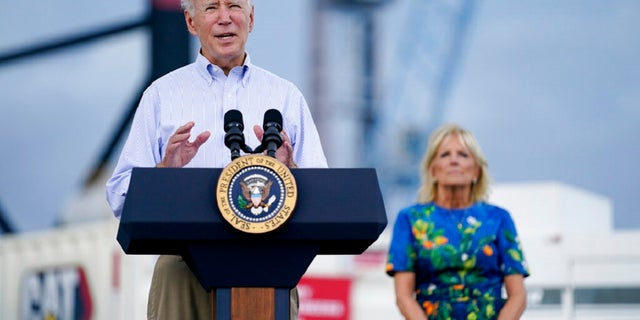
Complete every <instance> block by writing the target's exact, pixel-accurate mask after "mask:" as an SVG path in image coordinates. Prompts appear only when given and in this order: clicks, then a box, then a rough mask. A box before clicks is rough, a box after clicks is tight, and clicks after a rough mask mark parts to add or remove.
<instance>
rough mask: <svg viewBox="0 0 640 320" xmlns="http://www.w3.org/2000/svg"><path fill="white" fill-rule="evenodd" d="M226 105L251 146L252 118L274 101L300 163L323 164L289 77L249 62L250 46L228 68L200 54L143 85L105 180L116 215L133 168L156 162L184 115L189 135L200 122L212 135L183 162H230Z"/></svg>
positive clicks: (220, 164)
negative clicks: (234, 113) (237, 116)
mask: <svg viewBox="0 0 640 320" xmlns="http://www.w3.org/2000/svg"><path fill="white" fill-rule="evenodd" d="M231 109H237V110H239V111H240V112H241V113H242V116H243V122H244V128H245V129H244V136H245V141H246V144H247V145H248V146H249V147H251V148H253V149H255V148H256V147H257V146H258V145H259V144H260V142H259V141H258V139H257V138H256V136H255V134H254V133H253V126H254V125H259V126H262V123H263V117H264V113H265V111H267V110H268V109H278V110H279V111H280V112H281V113H282V117H283V127H284V130H285V131H286V132H287V134H288V135H289V138H290V139H291V144H292V146H293V160H294V161H295V162H296V164H297V165H298V166H299V167H301V168H305V167H306V168H326V167H327V160H326V158H325V156H324V152H323V151H322V146H321V144H320V137H319V136H318V131H317V129H316V126H315V124H314V122H313V119H312V118H311V113H310V112H309V107H308V105H307V102H306V100H305V99H304V97H303V95H302V93H301V92H300V90H299V89H298V88H297V87H296V86H295V85H294V84H292V83H291V82H289V81H287V80H285V79H282V78H280V77H278V76H276V75H275V74H273V73H271V72H269V71H266V70H264V69H262V68H260V67H257V66H255V65H252V64H251V60H250V58H249V55H248V54H247V57H246V59H245V63H244V65H243V66H239V67H235V68H233V69H232V70H231V71H230V72H229V75H228V76H226V75H225V74H224V72H223V71H222V70H221V69H220V68H219V67H217V66H215V65H213V64H211V63H210V62H209V61H208V60H207V59H206V58H205V57H204V56H202V55H200V54H199V55H198V57H197V59H196V61H195V62H194V63H191V64H189V65H187V66H184V67H182V68H179V69H177V70H174V71H172V72H170V73H168V74H166V75H165V76H162V77H160V78H159V79H157V80H156V81H154V82H153V83H152V84H151V85H150V86H149V87H148V88H147V89H146V90H145V92H144V94H143V96H142V99H141V100H140V104H139V105H138V109H137V110H136V114H135V116H134V118H133V122H132V125H131V130H130V132H129V137H128V138H127V141H126V142H125V145H124V147H123V150H122V153H121V154H120V159H119V160H118V163H117V165H116V168H115V170H114V172H113V175H112V177H111V178H110V179H109V180H108V181H107V185H106V186H107V200H108V202H109V205H110V206H111V209H112V210H113V212H114V215H115V216H116V218H120V215H121V213H122V207H123V205H124V199H125V196H126V193H127V190H128V188H129V179H130V177H131V169H132V168H134V167H155V166H156V164H158V163H160V162H161V161H162V156H163V155H164V152H165V147H166V143H167V142H168V141H169V138H170V137H171V135H172V134H173V133H174V132H175V131H176V129H178V128H179V127H180V126H182V125H184V124H186V123H187V122H189V121H194V122H195V126H194V128H193V129H192V130H191V139H194V138H195V137H196V136H197V135H198V134H200V133H201V132H202V131H205V130H208V131H210V132H211V137H210V138H209V140H207V142H205V143H204V144H203V145H202V146H201V147H200V149H199V150H198V154H197V155H196V156H195V157H194V158H193V160H191V162H189V163H188V164H187V165H186V166H185V167H194V168H195V167H197V168H203V167H214V168H222V167H224V166H226V165H227V164H228V163H229V162H231V152H230V151H229V149H228V148H227V147H226V146H225V145H224V135H225V132H224V126H223V122H224V114H225V113H226V112H227V111H228V110H231Z"/></svg>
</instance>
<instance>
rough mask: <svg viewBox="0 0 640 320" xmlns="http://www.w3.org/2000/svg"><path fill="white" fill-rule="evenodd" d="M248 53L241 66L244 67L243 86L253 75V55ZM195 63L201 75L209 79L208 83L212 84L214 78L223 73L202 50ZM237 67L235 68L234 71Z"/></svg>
mask: <svg viewBox="0 0 640 320" xmlns="http://www.w3.org/2000/svg"><path fill="white" fill-rule="evenodd" d="M246 54H247V56H246V57H245V59H244V63H243V64H242V66H241V68H242V75H241V79H242V86H243V87H246V86H247V83H248V82H249V78H250V75H251V70H252V69H253V64H252V63H251V56H250V55H249V53H248V52H247V53H246ZM195 64H196V68H197V69H198V73H200V75H201V76H202V77H203V78H204V79H205V80H206V81H207V84H208V85H211V84H212V83H213V80H214V79H215V78H216V77H218V76H220V75H222V70H221V69H220V68H219V67H218V66H216V65H214V64H212V63H211V62H209V60H208V59H207V58H205V56H203V55H202V53H200V52H198V56H197V57H196V62H195ZM236 68H238V67H236ZM236 68H233V69H232V71H233V70H234V69H236Z"/></svg>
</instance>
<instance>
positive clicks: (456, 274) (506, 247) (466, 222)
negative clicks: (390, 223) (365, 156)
mask: <svg viewBox="0 0 640 320" xmlns="http://www.w3.org/2000/svg"><path fill="white" fill-rule="evenodd" d="M386 271H387V273H388V274H389V275H390V276H393V275H394V274H395V272H398V271H410V272H414V273H415V274H416V299H417V300H418V303H419V304H420V306H422V308H423V309H424V310H425V313H426V314H427V316H428V318H429V319H438V320H444V319H456V320H458V319H477V320H481V319H497V317H498V313H499V311H500V309H501V308H502V306H503V305H504V302H505V301H504V299H503V298H502V294H501V293H502V286H503V278H504V276H506V275H511V274H522V275H523V276H525V277H527V276H529V270H528V267H527V263H526V261H525V260H524V256H523V253H522V248H521V246H520V243H519V240H518V236H517V232H516V228H515V225H514V223H513V220H512V219H511V216H510V215H509V213H508V212H507V211H506V210H504V209H502V208H499V207H497V206H493V205H490V204H487V203H485V202H477V203H475V204H474V205H473V206H471V207H469V208H466V209H454V210H449V209H445V208H442V207H438V206H437V205H435V204H434V203H427V204H416V205H413V206H411V207H408V208H405V209H403V210H401V211H400V213H399V214H398V217H397V219H396V222H395V225H394V229H393V238H392V240H391V246H390V248H389V256H388V260H387V266H386Z"/></svg>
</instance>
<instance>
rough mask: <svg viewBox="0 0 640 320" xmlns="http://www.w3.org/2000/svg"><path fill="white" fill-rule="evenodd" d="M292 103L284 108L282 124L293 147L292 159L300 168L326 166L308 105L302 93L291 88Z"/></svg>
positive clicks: (293, 87)
mask: <svg viewBox="0 0 640 320" xmlns="http://www.w3.org/2000/svg"><path fill="white" fill-rule="evenodd" d="M291 90H292V91H291V98H290V100H291V102H292V105H291V106H288V107H287V108H286V109H285V114H286V115H285V117H288V118H289V119H286V120H285V123H284V126H285V130H286V132H287V134H288V135H289V138H290V139H291V146H292V147H293V161H295V162H296V164H297V165H298V167H300V168H327V167H328V164H327V159H326V157H325V155H324V151H323V149H322V144H321V142H320V135H319V134H318V129H317V128H316V125H315V123H314V121H313V117H312V116H311V112H310V110H309V106H308V105H307V101H306V100H305V98H304V96H303V95H302V93H301V92H300V91H299V90H298V89H297V88H296V87H295V86H292V89H291Z"/></svg>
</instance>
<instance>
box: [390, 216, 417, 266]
mask: <svg viewBox="0 0 640 320" xmlns="http://www.w3.org/2000/svg"><path fill="white" fill-rule="evenodd" d="M412 244H413V234H412V233H411V220H410V219H409V215H408V214H407V213H406V211H401V212H400V213H399V214H398V216H397V218H396V222H395V224H394V226H393V235H392V236H391V245H390V246H389V255H388V256H387V265H386V272H387V274H388V275H390V276H393V275H394V274H395V273H396V272H398V271H415V264H416V252H415V249H414V247H413V245H412Z"/></svg>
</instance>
